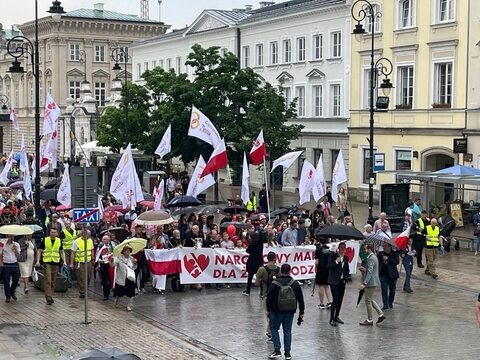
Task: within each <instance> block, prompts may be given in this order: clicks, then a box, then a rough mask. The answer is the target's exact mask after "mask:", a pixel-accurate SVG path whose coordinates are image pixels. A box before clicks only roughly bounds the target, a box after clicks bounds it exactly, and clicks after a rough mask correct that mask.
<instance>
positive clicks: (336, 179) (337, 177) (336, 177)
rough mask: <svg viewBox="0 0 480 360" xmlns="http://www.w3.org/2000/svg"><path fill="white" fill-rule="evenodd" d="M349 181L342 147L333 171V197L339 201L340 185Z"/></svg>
mask: <svg viewBox="0 0 480 360" xmlns="http://www.w3.org/2000/svg"><path fill="white" fill-rule="evenodd" d="M346 182H347V172H346V171H345V162H344V161H343V153H342V149H340V151H339V153H338V156H337V161H335V166H334V168H333V173H332V198H333V201H337V194H338V186H339V185H340V184H343V183H346Z"/></svg>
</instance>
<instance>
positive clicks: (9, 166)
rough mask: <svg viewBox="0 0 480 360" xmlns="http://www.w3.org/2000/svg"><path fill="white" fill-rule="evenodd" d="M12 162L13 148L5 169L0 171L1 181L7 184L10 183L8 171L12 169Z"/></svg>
mask: <svg viewBox="0 0 480 360" xmlns="http://www.w3.org/2000/svg"><path fill="white" fill-rule="evenodd" d="M12 163H13V150H12V151H10V155H8V158H7V161H6V162H5V165H4V167H3V170H2V172H1V173H0V182H1V183H2V184H3V185H5V186H6V185H7V184H8V173H9V172H10V170H11V169H12Z"/></svg>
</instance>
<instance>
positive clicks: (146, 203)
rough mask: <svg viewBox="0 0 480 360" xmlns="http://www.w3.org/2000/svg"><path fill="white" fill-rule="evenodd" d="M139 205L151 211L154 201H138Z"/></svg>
mask: <svg viewBox="0 0 480 360" xmlns="http://www.w3.org/2000/svg"><path fill="white" fill-rule="evenodd" d="M140 205H142V206H145V207H146V208H148V209H153V208H154V207H155V201H147V200H143V201H140Z"/></svg>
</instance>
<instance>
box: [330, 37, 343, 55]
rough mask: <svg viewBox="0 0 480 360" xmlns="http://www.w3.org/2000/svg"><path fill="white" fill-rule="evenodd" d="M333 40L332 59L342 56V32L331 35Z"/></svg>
mask: <svg viewBox="0 0 480 360" xmlns="http://www.w3.org/2000/svg"><path fill="white" fill-rule="evenodd" d="M331 38H332V58H339V57H341V56H342V32H341V31H335V32H333V33H332V35H331Z"/></svg>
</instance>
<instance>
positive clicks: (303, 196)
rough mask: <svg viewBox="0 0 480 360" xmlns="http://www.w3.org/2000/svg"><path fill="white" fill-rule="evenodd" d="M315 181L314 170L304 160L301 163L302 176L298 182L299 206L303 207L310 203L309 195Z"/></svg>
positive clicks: (308, 162)
mask: <svg viewBox="0 0 480 360" xmlns="http://www.w3.org/2000/svg"><path fill="white" fill-rule="evenodd" d="M315 181H316V169H315V167H314V166H313V165H312V164H311V163H310V161H308V160H305V161H304V162H303V167H302V174H301V175H300V182H299V184H298V192H299V194H300V201H299V204H300V205H303V204H305V203H306V202H309V201H310V194H311V193H312V189H313V187H314V185H315Z"/></svg>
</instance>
